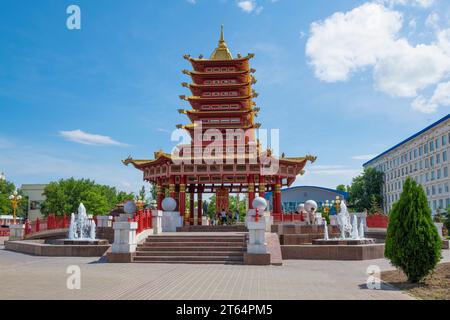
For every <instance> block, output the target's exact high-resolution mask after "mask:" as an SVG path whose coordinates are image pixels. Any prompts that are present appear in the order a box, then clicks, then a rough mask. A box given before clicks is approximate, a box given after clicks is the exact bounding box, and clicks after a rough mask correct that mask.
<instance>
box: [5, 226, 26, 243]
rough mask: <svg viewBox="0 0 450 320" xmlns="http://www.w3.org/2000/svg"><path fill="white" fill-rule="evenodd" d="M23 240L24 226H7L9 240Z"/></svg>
mask: <svg viewBox="0 0 450 320" xmlns="http://www.w3.org/2000/svg"><path fill="white" fill-rule="evenodd" d="M24 238H25V225H24V224H11V225H10V226H9V240H10V241H14V240H23V239H24Z"/></svg>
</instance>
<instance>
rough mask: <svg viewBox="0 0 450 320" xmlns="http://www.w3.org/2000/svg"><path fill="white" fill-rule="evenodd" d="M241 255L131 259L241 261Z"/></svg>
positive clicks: (137, 258)
mask: <svg viewBox="0 0 450 320" xmlns="http://www.w3.org/2000/svg"><path fill="white" fill-rule="evenodd" d="M242 260H243V257H242V256H134V257H133V261H177V262H180V263H181V262H183V261H220V262H234V261H242Z"/></svg>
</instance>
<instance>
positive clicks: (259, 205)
mask: <svg viewBox="0 0 450 320" xmlns="http://www.w3.org/2000/svg"><path fill="white" fill-rule="evenodd" d="M252 205H253V208H255V209H258V210H260V211H263V210H265V209H266V208H267V201H266V199H264V198H262V197H256V198H255V199H254V200H253V202H252Z"/></svg>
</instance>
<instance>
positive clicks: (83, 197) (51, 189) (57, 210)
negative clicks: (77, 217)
mask: <svg viewBox="0 0 450 320" xmlns="http://www.w3.org/2000/svg"><path fill="white" fill-rule="evenodd" d="M44 195H45V197H46V200H45V201H44V203H43V205H42V209H41V211H42V213H43V214H44V215H46V216H47V215H49V214H51V213H53V214H56V215H62V214H70V213H72V212H77V209H78V206H79V205H80V203H81V202H82V203H83V204H84V205H85V207H86V209H87V211H88V213H89V214H95V215H106V214H109V212H110V211H111V210H112V209H113V208H114V207H115V206H116V205H117V204H118V203H121V202H124V201H125V200H132V199H133V198H134V196H133V194H129V193H125V192H118V191H117V190H116V188H114V187H110V186H105V185H100V184H97V183H95V181H93V180H89V179H80V180H76V179H74V178H70V179H61V180H59V181H57V182H51V183H49V184H48V185H47V187H46V188H45V189H44Z"/></svg>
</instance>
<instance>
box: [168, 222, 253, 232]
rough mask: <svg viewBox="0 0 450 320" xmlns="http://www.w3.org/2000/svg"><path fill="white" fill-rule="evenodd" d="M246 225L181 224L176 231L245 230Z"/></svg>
mask: <svg viewBox="0 0 450 320" xmlns="http://www.w3.org/2000/svg"><path fill="white" fill-rule="evenodd" d="M247 231H248V230H247V227H246V226H245V225H243V224H233V225H224V226H220V225H218V226H183V227H178V228H177V232H247Z"/></svg>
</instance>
